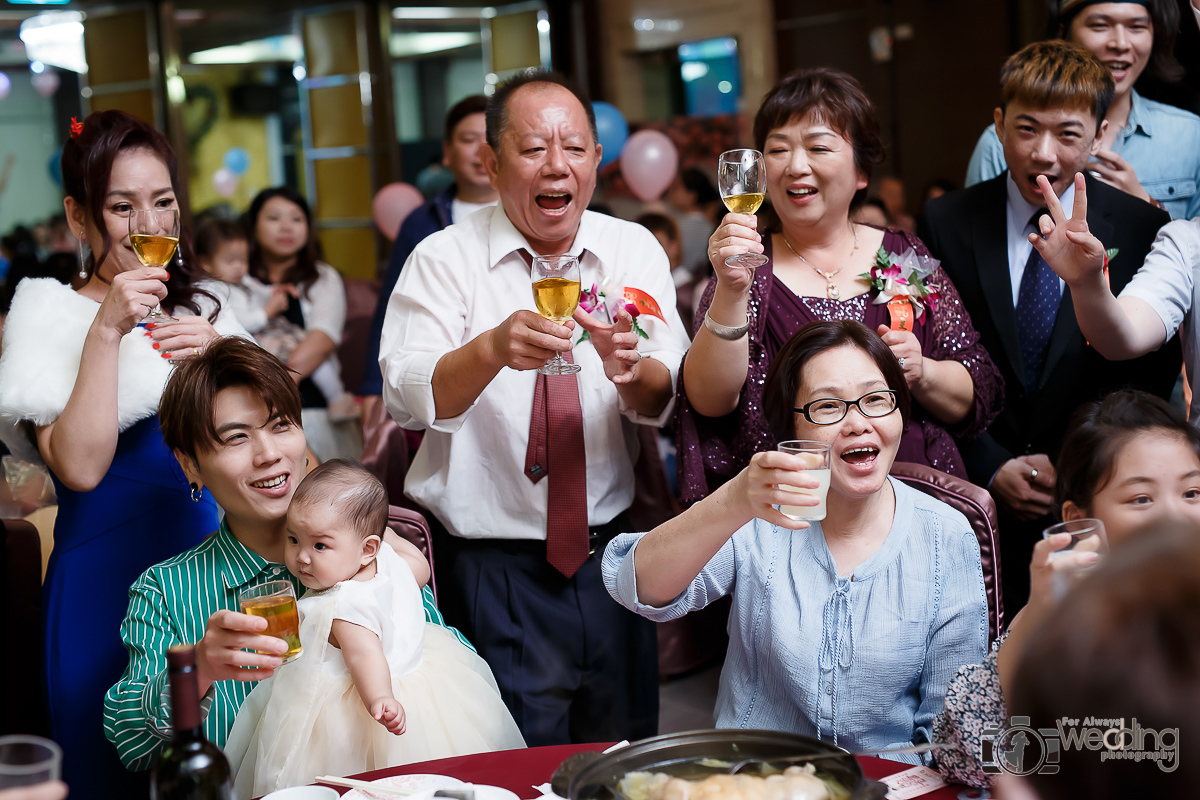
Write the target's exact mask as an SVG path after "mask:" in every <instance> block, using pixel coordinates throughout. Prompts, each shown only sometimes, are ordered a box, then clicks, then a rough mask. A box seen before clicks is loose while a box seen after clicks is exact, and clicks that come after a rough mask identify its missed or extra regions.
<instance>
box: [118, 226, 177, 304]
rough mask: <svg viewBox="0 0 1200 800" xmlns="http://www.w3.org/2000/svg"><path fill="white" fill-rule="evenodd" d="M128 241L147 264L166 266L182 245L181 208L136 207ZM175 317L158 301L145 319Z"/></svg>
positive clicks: (149, 265)
mask: <svg viewBox="0 0 1200 800" xmlns="http://www.w3.org/2000/svg"><path fill="white" fill-rule="evenodd" d="M129 243H130V244H132V245H133V252H134V253H137V257H138V261H141V262H142V264H144V265H145V266H147V267H165V266H166V265H167V264H169V263H170V262H171V257H172V256H174V255H175V248H176V247H178V246H179V209H177V208H136V209H134V210H133V211H131V212H130V213H129ZM152 318H159V319H174V317H170V316H168V315H166V314H164V313H163V312H162V309H161V308H159V306H158V304H157V303H156V304H155V306H154V308H152V309H150V313H148V314H147V315H146V319H152Z"/></svg>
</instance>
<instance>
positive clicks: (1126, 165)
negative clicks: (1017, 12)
mask: <svg viewBox="0 0 1200 800" xmlns="http://www.w3.org/2000/svg"><path fill="white" fill-rule="evenodd" d="M1058 24H1059V36H1060V37H1061V38H1063V39H1067V40H1069V41H1071V42H1074V43H1075V44H1078V45H1082V46H1083V47H1086V48H1087V49H1088V50H1090V51H1092V53H1094V54H1095V56H1096V58H1098V59H1100V61H1101V62H1103V63H1104V65H1105V66H1107V67H1108V68H1109V69H1110V70H1111V71H1112V75H1113V80H1114V81H1116V84H1117V88H1116V93H1115V94H1114V95H1113V102H1112V105H1111V106H1109V109H1108V113H1107V114H1106V115H1105V118H1104V119H1105V121H1106V122H1107V123H1108V129H1107V131H1106V132H1105V134H1104V144H1103V149H1101V151H1100V153H1099V154H1098V155H1097V156H1096V158H1095V159H1094V160H1093V161H1092V163H1091V164H1090V165H1089V169H1092V170H1093V171H1094V172H1095V174H1096V176H1097V177H1098V178H1100V179H1102V180H1104V181H1105V182H1107V183H1110V184H1112V185H1113V186H1115V187H1117V188H1118V189H1121V190H1122V191H1125V192H1128V193H1129V194H1132V195H1134V196H1135V197H1140V198H1142V199H1143V200H1145V201H1147V202H1150V203H1154V204H1155V205H1157V206H1159V207H1160V208H1162V209H1164V210H1165V211H1166V212H1167V213H1169V214H1170V215H1171V217H1172V218H1174V219H1190V218H1192V217H1196V216H1200V117H1197V116H1196V115H1195V114H1193V113H1191V112H1189V111H1184V110H1183V109H1180V108H1175V107H1174V106H1169V105H1166V104H1164V103H1158V102H1155V101H1154V100H1150V99H1147V98H1145V97H1142V96H1141V95H1140V94H1138V93H1137V91H1136V90H1134V88H1133V85H1134V83H1136V82H1137V79H1138V78H1139V77H1141V75H1142V73H1143V72H1144V71H1145V70H1146V69H1149V70H1150V72H1151V73H1152V74H1153V75H1155V76H1156V77H1158V78H1159V79H1161V80H1165V81H1176V80H1178V79H1179V78H1180V77H1181V76H1182V75H1183V69H1182V68H1181V67H1180V66H1179V62H1177V61H1176V60H1175V57H1174V55H1172V50H1173V48H1174V44H1175V35H1176V32H1177V31H1178V30H1179V9H1178V8H1177V6H1176V5H1175V2H1174V0H1117V2H1112V0H1062V2H1060V3H1059V9H1058ZM1189 24H1190V21H1189ZM996 134H997V131H996V128H995V127H994V126H988V128H987V129H986V130H985V131H984V132H983V135H982V136H980V137H979V143H978V144H976V145H975V152H974V154H972V156H971V163H970V165H969V166H968V167H967V181H966V185H967V186H971V185H972V184H975V183H980V182H982V181H986V180H990V179H992V178H994V177H996V176H997V175H1000V174H1001V173H1003V172H1004V171H1005V170H1006V169H1007V168H1008V166H1007V164H1005V161H1004V148H1003V146H1002V145H1001V144H1000V139H999V138H998V137H997V135H996Z"/></svg>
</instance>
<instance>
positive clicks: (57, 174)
mask: <svg viewBox="0 0 1200 800" xmlns="http://www.w3.org/2000/svg"><path fill="white" fill-rule="evenodd" d="M46 168H47V169H48V170H50V180H52V181H54V185H55V186H57V187H58V188H60V189H61V188H62V185H63V183H62V148H61V147H60V148H58V149H57V150H55V151H54V154H53V155H51V156H50V163H49V164H47V165H46Z"/></svg>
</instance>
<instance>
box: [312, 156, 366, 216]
mask: <svg viewBox="0 0 1200 800" xmlns="http://www.w3.org/2000/svg"><path fill="white" fill-rule="evenodd" d="M313 168H314V171H315V172H316V180H317V187H316V188H317V198H318V199H317V208H316V214H317V219H345V218H347V217H367V218H370V217H371V197H372V195H371V162H370V160H369V159H368V158H367V157H366V156H351V157H350V158H322V159H318V160H317V161H314V162H313Z"/></svg>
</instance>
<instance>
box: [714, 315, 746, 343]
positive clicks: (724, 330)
mask: <svg viewBox="0 0 1200 800" xmlns="http://www.w3.org/2000/svg"><path fill="white" fill-rule="evenodd" d="M704 327H706V328H708V329H709V330H710V331H712V335H713V336H716V337H717V338H718V339H724V340H725V341H728V342H736V341H737V340H738V339H740V338H742V337H743V336H745V335H746V333H747V332H749V330H750V317H749V316H748V315H747V317H746V322H745V323H744V324H742V325H739V326H737V327H736V328H734V327H731V326H729V325H722V324H721V323H719V322H717V321H716V320H715V319H713V318H712V317H710V316H709V315H708V312H707V311H706V312H705V313H704Z"/></svg>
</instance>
